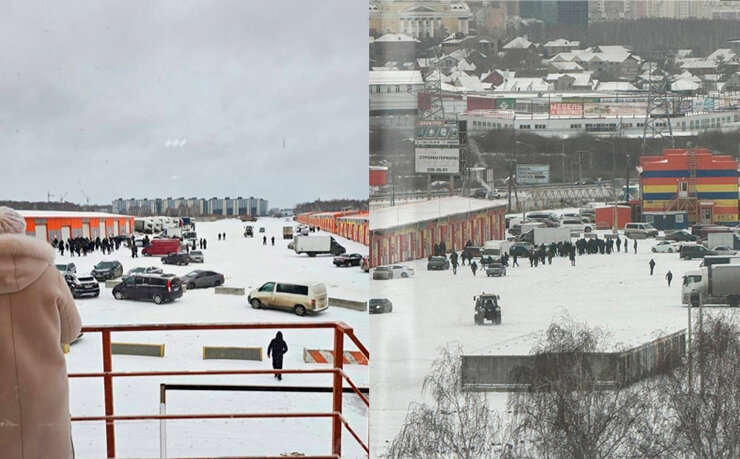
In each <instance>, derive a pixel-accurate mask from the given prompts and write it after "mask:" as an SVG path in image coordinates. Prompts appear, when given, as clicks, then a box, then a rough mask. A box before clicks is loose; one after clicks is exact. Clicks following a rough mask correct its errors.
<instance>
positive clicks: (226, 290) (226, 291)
mask: <svg viewBox="0 0 740 459" xmlns="http://www.w3.org/2000/svg"><path fill="white" fill-rule="evenodd" d="M214 291H215V292H216V294H218V295H241V296H244V287H216V288H215V289H214Z"/></svg>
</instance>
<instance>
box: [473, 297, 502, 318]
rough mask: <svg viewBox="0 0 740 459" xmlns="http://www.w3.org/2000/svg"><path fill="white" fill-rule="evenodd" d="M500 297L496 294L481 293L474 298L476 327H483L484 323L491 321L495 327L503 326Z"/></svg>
mask: <svg viewBox="0 0 740 459" xmlns="http://www.w3.org/2000/svg"><path fill="white" fill-rule="evenodd" d="M499 298H500V297H499V296H498V295H496V294H495V293H485V292H484V293H481V294H480V295H479V296H477V297H475V296H474V297H473V300H474V301H475V316H474V317H473V318H474V319H475V324H476V325H483V322H484V321H486V320H490V321H491V322H493V324H494V325H500V324H501V307H500V306H499V304H498V300H499Z"/></svg>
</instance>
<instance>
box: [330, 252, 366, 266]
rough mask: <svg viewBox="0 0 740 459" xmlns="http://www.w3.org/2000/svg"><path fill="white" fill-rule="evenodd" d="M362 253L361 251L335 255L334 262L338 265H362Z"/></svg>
mask: <svg viewBox="0 0 740 459" xmlns="http://www.w3.org/2000/svg"><path fill="white" fill-rule="evenodd" d="M360 262H362V255H361V254H359V253H343V254H341V255H339V256H338V257H334V261H333V263H334V264H335V265H337V266H360Z"/></svg>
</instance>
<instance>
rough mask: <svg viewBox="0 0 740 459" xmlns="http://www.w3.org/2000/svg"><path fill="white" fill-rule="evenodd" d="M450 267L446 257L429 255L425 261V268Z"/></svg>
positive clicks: (439, 268)
mask: <svg viewBox="0 0 740 459" xmlns="http://www.w3.org/2000/svg"><path fill="white" fill-rule="evenodd" d="M442 269H450V260H448V259H447V257H431V258H430V259H429V261H428V262H427V270H428V271H432V270H442Z"/></svg>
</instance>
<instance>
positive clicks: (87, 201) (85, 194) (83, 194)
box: [80, 190, 90, 207]
mask: <svg viewBox="0 0 740 459" xmlns="http://www.w3.org/2000/svg"><path fill="white" fill-rule="evenodd" d="M80 193H82V196H84V197H85V207H87V206H89V205H90V197H89V196H88V195H87V193H85V192H84V191H83V190H80Z"/></svg>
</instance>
